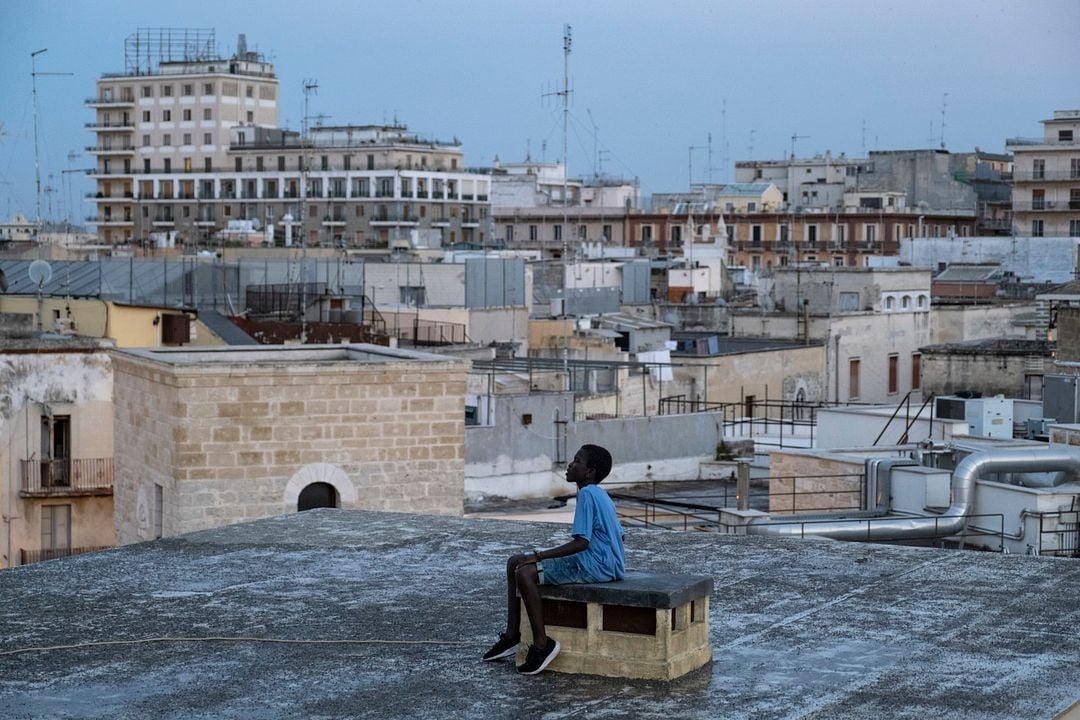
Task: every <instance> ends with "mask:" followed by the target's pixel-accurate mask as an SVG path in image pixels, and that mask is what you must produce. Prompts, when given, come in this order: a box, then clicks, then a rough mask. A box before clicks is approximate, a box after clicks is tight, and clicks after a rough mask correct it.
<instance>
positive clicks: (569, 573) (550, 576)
mask: <svg viewBox="0 0 1080 720" xmlns="http://www.w3.org/2000/svg"><path fill="white" fill-rule="evenodd" d="M536 571H537V572H538V573H539V574H540V584H541V585H569V584H571V583H594V582H604V581H603V580H601V579H600V578H596V577H593V576H592V575H590V574H589V572H588V571H587V570H585V568H584V567H583V566H582V564H581V561H580V560H579V559H578V557H577V556H576V555H567V556H566V557H559V558H548V559H547V560H541V561H540V562H538V563H536Z"/></svg>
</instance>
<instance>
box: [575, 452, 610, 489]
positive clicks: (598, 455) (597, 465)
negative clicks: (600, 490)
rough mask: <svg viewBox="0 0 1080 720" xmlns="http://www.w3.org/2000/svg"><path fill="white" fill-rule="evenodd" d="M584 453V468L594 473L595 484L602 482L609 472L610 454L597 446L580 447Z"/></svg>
mask: <svg viewBox="0 0 1080 720" xmlns="http://www.w3.org/2000/svg"><path fill="white" fill-rule="evenodd" d="M581 451H582V452H584V453H585V466H586V467H588V468H591V469H592V470H594V471H595V472H596V482H600V481H602V480H603V479H604V478H606V477H607V476H608V473H610V472H611V453H609V452H608V451H607V450H606V449H605V448H602V447H600V446H599V445H582V446H581Z"/></svg>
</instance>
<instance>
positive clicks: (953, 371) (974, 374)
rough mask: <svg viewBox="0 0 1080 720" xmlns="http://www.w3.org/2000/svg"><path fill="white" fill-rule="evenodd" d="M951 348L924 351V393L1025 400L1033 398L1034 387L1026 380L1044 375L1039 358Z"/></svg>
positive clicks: (1042, 364)
mask: <svg viewBox="0 0 1080 720" xmlns="http://www.w3.org/2000/svg"><path fill="white" fill-rule="evenodd" d="M948 348H949V346H944V347H943V348H941V349H940V350H931V349H929V348H924V349H923V356H922V374H923V392H924V393H928V394H929V393H933V394H935V395H953V394H955V393H958V392H966V391H971V392H978V393H981V394H982V395H984V396H986V397H993V396H994V395H1004V396H1005V397H1010V398H1026V397H1030V396H1031V390H1032V388H1033V385H1032V383H1030V382H1029V381H1028V380H1027V379H1026V378H1027V377H1028V376H1029V375H1031V376H1041V375H1042V374H1043V372H1044V370H1045V366H1044V363H1043V361H1042V358H1038V357H1034V358H1032V357H1031V356H1028V355H1022V354H1008V355H1007V354H1002V353H996V352H993V351H990V350H988V351H986V352H984V353H981V354H976V353H970V352H968V353H963V354H961V353H957V352H955V351H950V350H949V349H948Z"/></svg>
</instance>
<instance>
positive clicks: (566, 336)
mask: <svg viewBox="0 0 1080 720" xmlns="http://www.w3.org/2000/svg"><path fill="white" fill-rule="evenodd" d="M571 43H572V39H571V37H570V24H569V23H567V24H565V25H563V89H562V93H560V94H561V95H562V107H563V114H562V118H563V119H562V161H563V184H562V187H563V190H562V201H563V223H562V225H563V229H562V266H563V267H562V269H563V302H562V316H563V373H564V374H565V375H566V389H567V390H573V383H572V382H570V332H569V331H568V330H567V329H566V299H567V298H566V289H567V288H566V273H567V269H568V267H569V264H568V261H567V260H568V259H567V256H568V255H569V245H568V239H567V236H568V235H569V234H570V198H569V197H568V195H567V193H568V191H569V182H570V163H569V161H568V160H567V142H566V138H567V134H568V132H569V123H568V120H569V118H570V45H571Z"/></svg>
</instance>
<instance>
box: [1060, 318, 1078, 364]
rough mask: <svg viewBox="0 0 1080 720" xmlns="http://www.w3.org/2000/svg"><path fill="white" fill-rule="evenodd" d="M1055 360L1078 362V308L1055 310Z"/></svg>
mask: <svg viewBox="0 0 1080 720" xmlns="http://www.w3.org/2000/svg"><path fill="white" fill-rule="evenodd" d="M1057 359H1058V360H1064V361H1066V362H1080V308H1070V307H1059V308H1058V309H1057Z"/></svg>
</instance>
